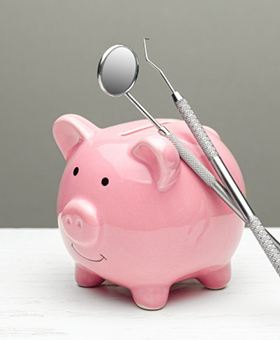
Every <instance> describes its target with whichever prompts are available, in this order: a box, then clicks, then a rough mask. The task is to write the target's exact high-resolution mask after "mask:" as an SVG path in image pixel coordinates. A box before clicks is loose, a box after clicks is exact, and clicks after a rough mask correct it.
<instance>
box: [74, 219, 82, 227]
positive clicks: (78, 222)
mask: <svg viewBox="0 0 280 340" xmlns="http://www.w3.org/2000/svg"><path fill="white" fill-rule="evenodd" d="M76 224H77V227H78V228H80V229H81V228H82V226H83V222H82V221H81V220H80V219H78V220H77V222H76Z"/></svg>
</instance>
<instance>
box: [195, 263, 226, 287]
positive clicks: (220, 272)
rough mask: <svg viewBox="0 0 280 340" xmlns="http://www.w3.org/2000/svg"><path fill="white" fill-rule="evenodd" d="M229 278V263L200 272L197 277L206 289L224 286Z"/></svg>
mask: <svg viewBox="0 0 280 340" xmlns="http://www.w3.org/2000/svg"><path fill="white" fill-rule="evenodd" d="M230 278H231V268H230V263H229V264H227V265H225V266H224V267H220V268H219V269H215V270H213V271H209V272H208V273H207V274H202V275H200V276H199V277H197V279H198V280H199V281H200V282H201V283H202V284H203V285H204V286H205V287H206V288H208V289H222V288H225V287H226V285H227V284H228V282H229V281H230Z"/></svg>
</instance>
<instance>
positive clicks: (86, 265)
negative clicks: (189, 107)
mask: <svg viewBox="0 0 280 340" xmlns="http://www.w3.org/2000/svg"><path fill="white" fill-rule="evenodd" d="M159 121H160V122H161V123H162V124H163V125H166V126H167V128H168V129H169V130H170V131H173V132H174V133H175V134H176V135H177V136H178V137H179V138H180V139H181V140H182V141H183V142H184V143H185V145H186V146H187V147H188V148H189V149H190V150H191V151H192V152H193V154H195V155H196V156H197V157H198V158H199V159H200V160H201V161H202V162H203V163H204V164H205V165H206V166H207V167H208V168H209V169H211V166H210V164H209V162H208V160H207V159H206V157H205V156H204V154H203V153H202V151H201V149H200V148H199V146H198V144H197V143H196V141H195V139H194V137H193V136H192V134H191V132H190V130H189V129H188V128H187V126H186V125H185V123H184V122H183V121H179V120H171V119H166V120H163V119H160V120H159ZM206 129H207V131H208V133H209V135H210V137H211V139H212V140H213V143H214V144H215V146H216V147H217V149H218V151H219V152H220V154H221V155H222V157H223V159H224V161H225V163H226V164H227V166H228V167H229V169H230V171H231V173H232V174H233V176H234V178H235V180H236V181H237V183H238V184H239V186H240V187H241V189H242V190H243V191H244V182H243V179H242V175H241V172H240V170H239V167H238V165H237V162H236V161H235V159H234V158H233V156H232V154H231V153H230V151H229V150H228V149H227V148H226V146H225V145H224V144H223V143H222V141H221V140H220V138H219V136H218V134H217V133H216V132H215V131H214V130H212V129H210V128H208V127H206ZM53 133H54V138H55V140H56V143H57V145H58V147H59V149H60V151H61V152H62V154H63V156H64V158H65V160H66V168H65V171H64V174H63V176H62V179H61V183H60V188H59V193H58V205H57V212H58V224H59V228H60V230H61V233H62V237H63V240H64V243H65V246H66V248H67V250H68V252H69V253H70V254H71V256H72V257H73V259H74V261H75V263H76V269H75V279H76V281H77V283H78V285H80V286H82V287H94V286H98V285H100V284H101V283H102V281H104V280H105V279H107V280H110V281H112V282H114V283H116V284H119V285H122V286H125V287H127V288H128V289H130V291H131V293H132V296H133V299H134V301H135V303H136V304H137V305H138V306H139V307H141V308H144V309H160V308H162V307H163V306H164V305H165V304H166V302H167V299H168V295H169V289H170V286H171V285H172V284H174V283H175V282H178V281H181V280H185V279H188V278H195V279H197V280H199V281H200V282H201V283H202V284H203V285H204V286H205V287H207V288H210V289H220V288H223V287H225V286H226V285H227V283H228V282H229V280H230V277H231V269H230V261H231V257H232V255H233V253H234V251H235V249H236V247H237V245H238V243H239V240H240V238H241V234H242V230H243V226H244V224H243V222H242V221H241V220H240V219H239V218H238V217H237V216H236V215H235V214H234V213H233V212H232V211H231V210H230V209H229V208H228V207H227V206H226V205H225V203H224V202H223V201H221V199H220V198H219V197H217V196H216V194H215V193H214V192H212V191H211V189H209V188H208V187H207V186H206V185H205V184H204V183H203V182H202V181H201V180H200V178H198V177H197V175H196V174H195V173H194V172H193V171H192V170H191V169H190V168H189V167H188V166H187V165H186V164H185V163H184V162H183V161H181V159H180V158H179V155H178V153H177V151H176V149H175V147H174V146H173V145H172V144H171V142H170V141H169V140H168V139H167V138H165V137H163V136H161V135H160V134H159V133H158V132H157V130H156V129H155V128H154V126H152V125H151V124H150V123H149V122H148V121H146V120H140V121H133V122H129V123H125V124H120V125H116V126H111V127H108V128H104V129H101V128H98V127H97V126H95V125H94V124H92V123H91V122H90V121H88V120H86V119H85V118H83V117H81V116H78V115H72V114H68V115H64V116H61V117H60V118H58V119H57V120H56V122H55V123H54V126H53ZM211 171H213V170H212V169H211Z"/></svg>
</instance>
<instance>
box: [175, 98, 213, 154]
mask: <svg viewBox="0 0 280 340" xmlns="http://www.w3.org/2000/svg"><path fill="white" fill-rule="evenodd" d="M175 105H176V107H177V109H178V111H179V112H180V113H181V115H182V117H183V119H184V121H185V122H186V123H187V125H188V126H189V128H190V129H191V131H192V133H193V134H194V136H195V138H196V139H197V141H198V143H199V145H200V146H201V148H202V150H203V151H204V152H205V154H206V155H207V157H208V158H213V157H215V156H218V152H217V150H216V148H215V146H214V145H213V143H212V141H211V140H210V138H209V137H208V135H207V133H206V132H205V130H204V128H203V126H202V124H201V123H200V121H199V119H198V118H197V116H196V114H195V113H194V112H193V110H192V108H191V107H190V105H189V103H188V102H187V101H186V99H184V98H183V99H180V100H179V101H176V102H175Z"/></svg>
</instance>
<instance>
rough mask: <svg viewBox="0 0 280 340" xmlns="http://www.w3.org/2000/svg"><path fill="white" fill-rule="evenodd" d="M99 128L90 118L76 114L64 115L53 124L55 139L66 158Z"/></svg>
mask: <svg viewBox="0 0 280 340" xmlns="http://www.w3.org/2000/svg"><path fill="white" fill-rule="evenodd" d="M97 130H98V127H96V126H95V125H94V124H92V123H91V122H90V121H89V120H87V119H85V118H83V117H81V116H78V115H74V114H67V115H63V116H61V117H59V118H58V119H57V120H56V121H55V122H54V124H53V136H54V139H55V141H56V144H57V145H58V147H59V149H60V151H61V153H62V155H63V157H64V158H65V159H69V157H70V156H71V154H72V152H73V151H74V150H75V149H76V148H77V147H78V146H79V145H80V143H82V142H83V141H85V140H88V139H90V138H92V137H93V136H94V135H95V133H96V132H97Z"/></svg>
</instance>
